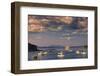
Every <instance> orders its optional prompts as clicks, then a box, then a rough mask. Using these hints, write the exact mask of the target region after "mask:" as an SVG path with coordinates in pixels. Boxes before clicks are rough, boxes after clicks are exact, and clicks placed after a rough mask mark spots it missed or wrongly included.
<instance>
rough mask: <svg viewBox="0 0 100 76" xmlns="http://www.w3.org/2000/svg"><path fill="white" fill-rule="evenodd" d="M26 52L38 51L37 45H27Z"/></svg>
mask: <svg viewBox="0 0 100 76" xmlns="http://www.w3.org/2000/svg"><path fill="white" fill-rule="evenodd" d="M28 51H38V49H37V45H33V44H30V43H28Z"/></svg>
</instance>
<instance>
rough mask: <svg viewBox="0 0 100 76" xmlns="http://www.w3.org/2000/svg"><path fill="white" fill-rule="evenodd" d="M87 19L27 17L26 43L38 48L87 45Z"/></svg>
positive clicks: (45, 16) (44, 16)
mask: <svg viewBox="0 0 100 76" xmlns="http://www.w3.org/2000/svg"><path fill="white" fill-rule="evenodd" d="M87 28H88V18H87V17H71V16H47V15H28V42H29V43H32V44H35V45H38V46H52V45H60V46H81V45H87V36H88V35H87V31H88V30H87Z"/></svg>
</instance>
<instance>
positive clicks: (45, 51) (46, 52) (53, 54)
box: [28, 46, 88, 60]
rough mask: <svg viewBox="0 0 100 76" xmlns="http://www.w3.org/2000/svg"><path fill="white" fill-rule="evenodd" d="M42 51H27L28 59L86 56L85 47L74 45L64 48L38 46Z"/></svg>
mask: <svg viewBox="0 0 100 76" xmlns="http://www.w3.org/2000/svg"><path fill="white" fill-rule="evenodd" d="M38 49H40V50H42V51H35V52H32V51H31V52H29V53H28V60H54V59H78V58H87V57H88V52H87V48H86V47H83V46H76V47H75V46H74V47H70V49H68V50H65V49H64V47H39V48H38Z"/></svg>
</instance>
